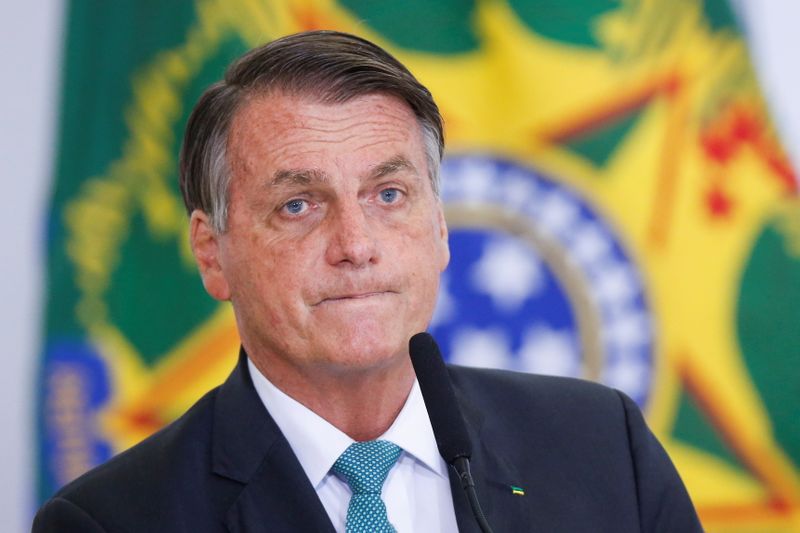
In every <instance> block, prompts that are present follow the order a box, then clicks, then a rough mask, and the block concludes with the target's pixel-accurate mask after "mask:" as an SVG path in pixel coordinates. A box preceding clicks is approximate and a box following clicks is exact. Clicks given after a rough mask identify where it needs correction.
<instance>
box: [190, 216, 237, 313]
mask: <svg viewBox="0 0 800 533" xmlns="http://www.w3.org/2000/svg"><path fill="white" fill-rule="evenodd" d="M219 239H220V236H219V235H218V234H217V233H216V232H215V231H214V229H213V228H212V227H211V220H210V219H209V217H208V215H207V214H205V213H204V212H202V211H200V210H199V209H195V210H194V211H192V216H191V218H190V219H189V242H190V244H191V245H192V253H193V254H194V260H195V261H196V262H197V268H198V270H199V271H200V277H201V278H203V286H204V287H205V288H206V292H208V294H210V295H211V297H212V298H215V299H217V300H229V299H230V297H231V291H230V288H229V287H228V280H227V279H225V273H224V272H223V270H222V265H221V263H220V256H219V253H220V243H219Z"/></svg>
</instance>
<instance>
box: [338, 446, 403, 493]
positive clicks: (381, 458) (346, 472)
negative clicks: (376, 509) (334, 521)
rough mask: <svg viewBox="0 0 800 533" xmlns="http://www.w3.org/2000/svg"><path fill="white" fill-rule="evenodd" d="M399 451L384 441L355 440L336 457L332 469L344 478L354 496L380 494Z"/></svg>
mask: <svg viewBox="0 0 800 533" xmlns="http://www.w3.org/2000/svg"><path fill="white" fill-rule="evenodd" d="M401 451H402V450H401V449H400V447H399V446H397V445H396V444H393V443H391V442H389V441H385V440H371V441H367V442H354V443H353V444H351V445H350V447H349V448H347V449H346V450H345V451H344V453H342V455H340V456H339V458H338V459H337V460H336V462H335V463H334V465H333V471H334V472H336V473H337V474H339V475H340V476H342V477H343V478H344V479H345V481H347V484H348V485H350V490H351V491H352V492H353V494H354V495H355V494H380V493H381V489H382V488H383V482H384V481H386V476H387V475H388V474H389V470H391V469H392V467H393V466H394V464H395V463H396V462H397V458H398V457H400V452H401Z"/></svg>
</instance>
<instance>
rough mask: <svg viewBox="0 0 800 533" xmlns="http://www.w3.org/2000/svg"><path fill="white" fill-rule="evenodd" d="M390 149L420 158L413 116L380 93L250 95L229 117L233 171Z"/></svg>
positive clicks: (403, 105) (367, 155) (376, 155)
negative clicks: (332, 98) (329, 98)
mask: <svg viewBox="0 0 800 533" xmlns="http://www.w3.org/2000/svg"><path fill="white" fill-rule="evenodd" d="M392 151H394V152H399V153H401V154H402V155H405V156H406V157H408V158H409V159H411V160H415V159H417V158H420V157H424V149H423V144H422V135H421V129H420V126H419V123H418V121H417V119H416V116H415V115H414V113H413V112H412V111H411V109H410V108H409V106H408V105H407V104H406V103H405V102H403V101H402V100H400V99H398V98H396V97H393V96H389V95H385V94H369V95H365V96H359V97H356V98H353V99H351V100H348V101H347V102H343V103H331V104H329V103H323V102H320V101H319V99H315V98H312V97H309V96H296V95H286V94H283V93H268V94H263V95H257V96H252V97H250V98H248V99H247V100H246V101H245V102H244V104H243V105H242V106H241V107H240V109H239V110H238V112H237V113H236V115H235V116H234V118H233V122H232V124H231V129H230V135H229V138H228V153H229V154H230V161H229V162H230V164H231V167H232V170H234V172H236V171H253V170H256V168H255V167H263V166H264V165H268V166H278V167H286V166H288V167H293V166H308V165H309V164H311V163H315V162H320V161H330V160H331V159H337V158H338V159H342V158H345V157H347V156H350V157H351V158H352V157H353V156H358V157H359V158H360V159H364V158H366V159H369V158H371V157H374V158H381V157H385V156H386V155H397V154H388V152H392ZM384 152H387V153H384ZM373 163H374V161H373ZM261 170H265V169H263V168H262V169H261Z"/></svg>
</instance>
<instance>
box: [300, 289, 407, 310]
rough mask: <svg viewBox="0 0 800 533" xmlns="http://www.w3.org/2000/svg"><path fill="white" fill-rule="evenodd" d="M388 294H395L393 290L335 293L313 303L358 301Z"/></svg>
mask: <svg viewBox="0 0 800 533" xmlns="http://www.w3.org/2000/svg"><path fill="white" fill-rule="evenodd" d="M390 294H396V293H395V291H369V292H355V293H348V294H337V295H334V296H328V297H326V298H323V299H322V300H320V301H319V302H318V303H316V304H314V305H315V306H317V305H322V304H326V303H337V302H348V301H358V300H368V299H371V298H380V297H382V296H387V295H390Z"/></svg>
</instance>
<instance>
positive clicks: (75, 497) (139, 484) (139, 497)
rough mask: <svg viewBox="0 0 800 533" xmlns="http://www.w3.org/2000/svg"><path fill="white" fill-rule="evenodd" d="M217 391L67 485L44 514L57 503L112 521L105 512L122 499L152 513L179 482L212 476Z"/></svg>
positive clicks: (132, 508) (131, 507) (129, 507)
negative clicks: (213, 428) (214, 412)
mask: <svg viewBox="0 0 800 533" xmlns="http://www.w3.org/2000/svg"><path fill="white" fill-rule="evenodd" d="M217 390H218V389H214V390H212V391H210V392H209V393H207V394H206V395H205V396H203V397H202V398H201V399H200V400H198V402H197V403H195V404H194V405H193V406H192V407H191V408H190V409H189V410H188V411H187V412H186V413H184V414H183V415H182V416H181V417H180V418H178V419H177V420H175V421H174V422H172V423H171V424H169V425H167V426H166V427H164V428H163V429H161V430H160V431H158V432H156V433H154V434H153V435H151V436H150V437H148V438H146V439H144V440H143V441H142V442H140V443H138V444H136V445H135V446H133V447H131V448H129V449H128V450H126V451H124V452H122V453H120V454H119V455H116V456H115V457H113V458H111V459H110V460H108V461H107V462H105V463H104V464H102V465H100V466H98V467H96V468H94V469H92V470H90V471H89V472H87V473H85V474H83V475H82V476H80V477H78V478H77V479H75V480H74V481H72V482H71V483H69V484H67V485H65V486H64V487H63V488H62V489H61V490H59V491H58V492H57V493H56V494H55V496H54V497H53V498H52V499H51V500H50V501H49V502H48V503H47V504H45V506H43V507H42V510H41V511H40V514H42V515H43V516H44V512H45V511H46V510H47V509H50V508H53V506H54V505H57V504H58V508H59V509H62V510H63V508H66V506H68V505H67V503H69V504H71V505H72V506H75V509H80V510H82V512H83V513H86V514H87V515H91V516H92V517H95V518H97V519H98V520H99V521H100V522H101V523H108V520H112V521H113V519H114V518H113V516H109V517H105V516H104V514H105V513H106V512H107V511H106V510H107V509H119V508H120V506H119V505H118V504H119V502H122V501H124V502H125V507H126V509H127V510H129V511H130V512H131V513H143V514H149V513H153V512H154V510H155V509H157V508H158V506H159V502H163V501H165V500H166V499H168V498H169V497H170V494H171V493H180V492H181V491H180V487H179V486H177V485H176V483H178V480H181V482H183V483H184V484H185V483H186V482H187V481H189V482H191V480H192V478H193V477H196V478H197V479H198V480H199V479H200V477H201V476H204V475H209V472H210V464H211V459H210V457H211V450H210V448H211V438H210V435H211V426H212V421H213V411H214V402H215V399H216V394H217ZM204 465H208V466H205V468H203V466H204ZM53 502H55V503H53ZM59 502H60V503H59ZM75 509H73V511H74V510H75ZM51 510H52V509H51Z"/></svg>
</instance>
